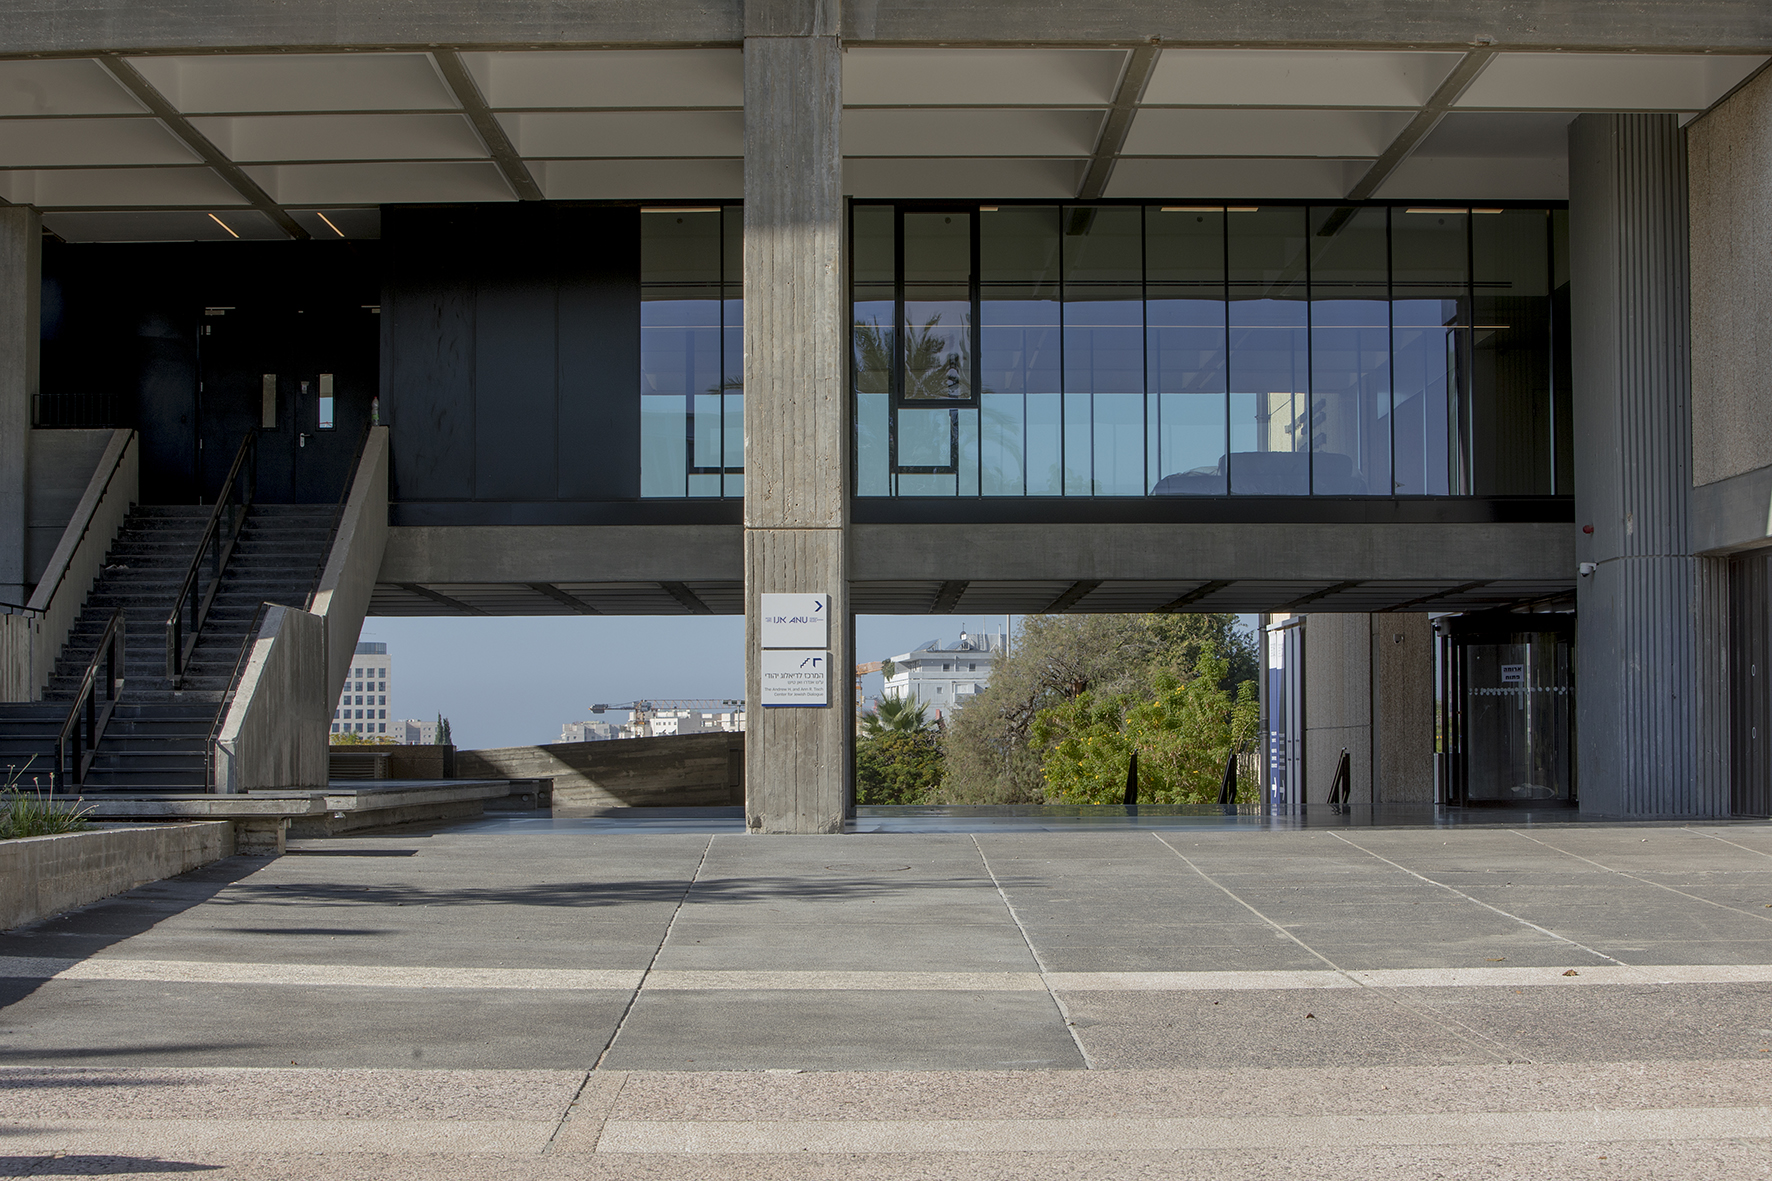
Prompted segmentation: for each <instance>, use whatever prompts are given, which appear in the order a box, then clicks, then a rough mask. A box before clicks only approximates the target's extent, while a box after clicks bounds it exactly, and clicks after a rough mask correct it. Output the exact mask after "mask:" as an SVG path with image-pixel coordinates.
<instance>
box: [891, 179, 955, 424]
mask: <svg viewBox="0 0 1772 1181" xmlns="http://www.w3.org/2000/svg"><path fill="white" fill-rule="evenodd" d="M904 324H905V341H904V378H903V380H904V388H903V390H902V391H900V397H901V398H902V399H903V400H904V401H906V402H953V401H969V400H970V399H971V398H972V331H971V330H972V215H971V214H969V213H907V214H905V215H904Z"/></svg>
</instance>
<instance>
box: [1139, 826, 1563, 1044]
mask: <svg viewBox="0 0 1772 1181" xmlns="http://www.w3.org/2000/svg"><path fill="white" fill-rule="evenodd" d="M1151 835H1152V836H1154V837H1156V838H1157V842H1158V843H1159V844H1161V845H1162V846H1163V847H1164V848H1165V849H1167V850H1169V851H1170V852H1171V853H1173V854H1175V856H1177V857H1179V858H1180V859H1181V862H1182V864H1183V865H1186V866H1187V867H1188V868H1189V869H1191V870H1193V871H1194V872H1195V873H1197V874H1199V875H1200V876H1201V877H1202V878H1204V879H1205V880H1206V882H1207V883H1208V884H1210V885H1211V886H1213V887H1214V888H1216V889H1217V890H1219V891H1220V892H1221V893H1223V894H1224V896H1225V897H1227V898H1229V899H1230V900H1231V901H1232V902H1235V903H1236V904H1237V905H1238V906H1241V907H1242V908H1243V909H1244V910H1247V911H1248V912H1249V913H1250V914H1252V915H1254V916H1255V917H1256V918H1258V919H1260V920H1261V921H1262V922H1264V923H1266V924H1267V925H1268V926H1270V927H1272V928H1273V929H1274V930H1275V931H1278V932H1279V933H1280V934H1281V935H1284V936H1285V937H1286V938H1288V939H1290V940H1291V941H1292V942H1294V943H1296V944H1298V946H1299V947H1301V948H1303V949H1304V950H1305V951H1307V952H1309V953H1310V954H1311V955H1314V956H1316V957H1317V958H1318V959H1320V960H1322V961H1323V962H1324V963H1325V964H1327V965H1329V970H1330V971H1332V972H1334V973H1335V974H1336V975H1338V976H1341V977H1342V978H1344V979H1346V980H1350V981H1352V982H1353V983H1355V984H1357V985H1359V986H1360V987H1361V988H1364V989H1367V990H1369V991H1371V992H1374V993H1377V994H1378V995H1379V996H1382V997H1384V998H1385V999H1386V1000H1388V1001H1389V1002H1390V1003H1391V1004H1393V1005H1396V1006H1397V1007H1398V1008H1399V1009H1407V1010H1408V1011H1409V1012H1411V1013H1413V1014H1414V1015H1415V1016H1417V1017H1419V1018H1421V1019H1422V1020H1423V1021H1427V1022H1430V1023H1432V1024H1434V1025H1437V1026H1439V1027H1440V1028H1441V1029H1443V1030H1445V1031H1446V1032H1447V1033H1449V1034H1451V1035H1452V1036H1453V1037H1455V1038H1457V1039H1458V1040H1459V1041H1461V1042H1466V1043H1469V1044H1470V1045H1471V1046H1474V1047H1475V1048H1476V1049H1478V1050H1480V1051H1481V1052H1483V1053H1485V1054H1489V1055H1491V1056H1493V1057H1494V1058H1495V1059H1497V1060H1498V1061H1502V1062H1506V1063H1508V1064H1509V1065H1512V1064H1514V1063H1516V1062H1530V1061H1531V1059H1530V1058H1527V1057H1525V1056H1524V1055H1522V1054H1518V1053H1515V1052H1514V1051H1513V1049H1512V1048H1511V1047H1510V1046H1508V1045H1507V1043H1505V1042H1503V1041H1501V1040H1499V1039H1498V1038H1493V1037H1490V1036H1489V1035H1488V1034H1486V1033H1484V1032H1483V1031H1482V1030H1479V1029H1473V1028H1471V1027H1470V1026H1468V1025H1466V1024H1465V1023H1464V1022H1462V1021H1457V1020H1454V1019H1450V1018H1447V1017H1445V1016H1444V1015H1442V1014H1440V1013H1439V1012H1437V1011H1436V1010H1434V1009H1433V1008H1431V1007H1429V1006H1425V1005H1417V1004H1414V1003H1412V1002H1410V1001H1408V1000H1405V999H1404V998H1403V995H1402V994H1401V993H1400V992H1398V991H1397V990H1396V989H1394V988H1387V987H1385V986H1384V985H1381V984H1374V983H1373V982H1372V981H1370V980H1363V979H1361V978H1360V977H1359V976H1357V975H1355V974H1354V973H1353V972H1350V971H1348V970H1347V969H1346V968H1344V967H1342V966H1341V965H1340V964H1338V963H1336V962H1335V961H1334V960H1332V959H1330V958H1329V957H1328V956H1326V955H1324V954H1323V953H1322V952H1320V951H1318V950H1317V949H1316V948H1314V947H1312V946H1311V945H1310V944H1308V943H1306V942H1305V941H1304V940H1302V939H1300V938H1299V937H1298V936H1297V935H1294V934H1293V933H1292V932H1291V931H1289V930H1287V929H1286V927H1285V926H1284V924H1281V923H1278V922H1275V921H1274V920H1273V919H1271V918H1269V917H1268V916H1267V915H1265V914H1263V913H1262V912H1261V911H1260V910H1259V909H1258V908H1257V907H1256V906H1255V905H1254V904H1253V903H1251V902H1250V901H1248V900H1247V899H1246V898H1243V897H1242V896H1241V895H1239V894H1238V893H1237V892H1236V891H1235V890H1233V889H1231V888H1230V887H1229V886H1227V885H1225V884H1224V883H1223V882H1221V881H1219V880H1218V879H1217V878H1215V877H1213V876H1212V875H1211V874H1209V873H1207V872H1206V871H1205V870H1203V869H1201V868H1200V867H1199V866H1198V865H1197V864H1195V863H1194V860H1193V858H1191V857H1189V856H1188V855H1187V854H1186V853H1183V852H1182V851H1181V850H1180V849H1177V848H1176V847H1175V846H1174V845H1171V844H1170V843H1169V842H1168V841H1165V840H1164V839H1163V836H1162V834H1161V833H1155V832H1153V833H1152V834H1151ZM1331 835H1334V834H1331ZM1350 843H1351V842H1350ZM1362 852H1364V850H1362Z"/></svg>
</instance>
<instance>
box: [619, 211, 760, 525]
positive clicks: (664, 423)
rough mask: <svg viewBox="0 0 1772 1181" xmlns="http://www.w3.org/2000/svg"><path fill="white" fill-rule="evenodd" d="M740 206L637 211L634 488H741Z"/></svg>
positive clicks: (735, 493) (703, 492)
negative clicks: (637, 407)
mask: <svg viewBox="0 0 1772 1181" xmlns="http://www.w3.org/2000/svg"><path fill="white" fill-rule="evenodd" d="M743 228H744V225H743V210H742V209H741V208H740V207H739V206H729V207H726V208H719V209H716V208H706V209H702V208H698V209H649V210H645V211H643V212H642V214H641V217H640V495H641V496H643V497H689V496H695V497H722V496H726V497H739V496H743V495H744V294H743V281H744V267H743V243H744V237H743Z"/></svg>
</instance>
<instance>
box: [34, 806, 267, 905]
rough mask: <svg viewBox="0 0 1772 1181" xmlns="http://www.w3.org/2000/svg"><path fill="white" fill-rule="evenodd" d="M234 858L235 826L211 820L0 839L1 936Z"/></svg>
mask: <svg viewBox="0 0 1772 1181" xmlns="http://www.w3.org/2000/svg"><path fill="white" fill-rule="evenodd" d="M233 852H234V826H233V825H232V824H230V823H228V822H227V821H213V820H211V821H200V822H197V823H194V824H156V825H152V826H149V825H125V826H122V827H118V828H96V829H90V830H88V831H86V832H70V833H62V834H60V835H58V836H50V837H18V838H16V839H14V840H7V841H0V931H4V930H10V929H11V928H13V927H17V926H20V925H21V924H24V923H30V922H35V921H36V920H38V919H41V918H47V917H48V916H50V915H52V914H59V913H60V912H62V911H64V910H72V909H73V908H74V907H76V906H85V905H86V904H87V903H89V902H97V901H98V900H99V899H100V898H108V897H110V896H111V895H112V894H121V893H122V892H123V891H125V890H133V889H134V888H135V887H137V886H145V885H147V884H148V883H149V882H157V881H159V880H160V879H161V878H169V877H172V876H173V875H175V874H181V873H185V872H187V871H189V870H193V869H196V868H197V867H198V866H199V865H207V864H208V863H209V862H211V861H218V860H220V859H221V858H223V857H228V856H232V855H233Z"/></svg>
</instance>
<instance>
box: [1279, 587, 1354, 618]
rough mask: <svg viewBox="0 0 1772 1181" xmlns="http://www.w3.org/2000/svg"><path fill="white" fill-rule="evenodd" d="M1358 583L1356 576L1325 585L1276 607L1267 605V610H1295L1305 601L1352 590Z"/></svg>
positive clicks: (1311, 601) (1305, 602)
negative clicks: (1349, 579) (1350, 579)
mask: <svg viewBox="0 0 1772 1181" xmlns="http://www.w3.org/2000/svg"><path fill="white" fill-rule="evenodd" d="M1359 585H1360V580H1359V579H1357V578H1356V579H1353V580H1352V581H1349V582H1338V583H1336V584H1335V585H1333V586H1326V587H1324V588H1323V589H1322V590H1314V591H1312V592H1311V593H1310V594H1308V595H1302V596H1300V597H1299V598H1296V599H1293V600H1292V601H1291V602H1290V603H1281V604H1280V605H1279V606H1277V607H1269V608H1268V612H1270V613H1277V612H1280V611H1296V610H1298V609H1299V608H1300V607H1303V606H1304V605H1305V604H1307V603H1314V602H1316V601H1317V600H1318V599H1326V598H1328V597H1329V596H1330V595H1338V594H1340V593H1341V592H1342V591H1344V590H1352V589H1353V588H1354V587H1356V586H1359Z"/></svg>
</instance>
